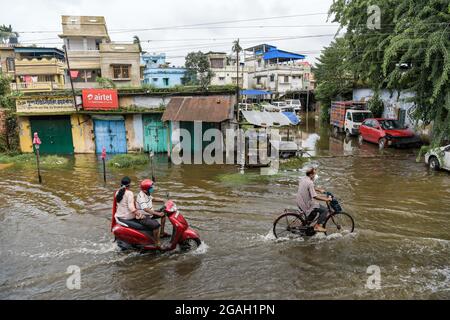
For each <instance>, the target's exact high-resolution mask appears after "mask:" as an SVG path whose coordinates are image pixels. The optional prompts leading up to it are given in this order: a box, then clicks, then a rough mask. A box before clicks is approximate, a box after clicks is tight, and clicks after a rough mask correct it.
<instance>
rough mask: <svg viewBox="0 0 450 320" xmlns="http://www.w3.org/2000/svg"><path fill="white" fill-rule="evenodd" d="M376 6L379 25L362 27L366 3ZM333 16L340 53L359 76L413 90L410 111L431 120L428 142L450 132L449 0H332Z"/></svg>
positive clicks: (381, 85)
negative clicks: (343, 43)
mask: <svg viewBox="0 0 450 320" xmlns="http://www.w3.org/2000/svg"><path fill="white" fill-rule="evenodd" d="M373 4H376V5H378V6H379V7H380V9H381V29H378V30H377V29H375V30H371V29H369V28H367V21H368V18H369V16H368V12H367V8H368V7H369V6H370V5H373ZM330 15H334V20H333V21H334V22H339V23H340V25H341V27H342V28H345V30H346V33H345V39H346V40H347V41H348V43H349V46H350V49H351V50H348V51H347V52H345V57H346V59H348V61H349V62H350V66H351V70H352V72H353V73H354V74H355V76H356V78H357V79H358V81H362V82H364V83H366V84H368V85H369V86H370V87H371V88H372V89H374V90H375V91H378V90H380V89H381V88H387V89H390V90H399V91H402V92H408V91H409V92H414V93H415V96H414V97H413V98H411V99H410V101H411V102H413V103H415V105H416V108H415V109H414V113H413V117H414V118H415V120H416V121H422V122H423V123H424V124H425V125H427V124H430V123H432V124H433V133H432V142H433V143H434V144H440V143H442V142H443V141H444V140H446V139H448V138H449V137H450V94H449V90H448V88H449V87H450V80H449V74H450V36H449V34H450V25H449V21H450V10H449V1H448V0H428V1H417V0H379V1H376V2H375V3H374V1H373V0H352V1H348V0H335V1H334V2H333V4H332V6H331V8H330Z"/></svg>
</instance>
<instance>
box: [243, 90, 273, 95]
mask: <svg viewBox="0 0 450 320" xmlns="http://www.w3.org/2000/svg"><path fill="white" fill-rule="evenodd" d="M241 94H242V95H244V96H264V95H266V94H272V92H270V91H264V90H242V91H241Z"/></svg>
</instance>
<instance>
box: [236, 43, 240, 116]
mask: <svg viewBox="0 0 450 320" xmlns="http://www.w3.org/2000/svg"><path fill="white" fill-rule="evenodd" d="M239 51H240V50H239V39H238V40H237V48H236V101H237V122H238V123H239V118H240V115H239V95H240V89H239Z"/></svg>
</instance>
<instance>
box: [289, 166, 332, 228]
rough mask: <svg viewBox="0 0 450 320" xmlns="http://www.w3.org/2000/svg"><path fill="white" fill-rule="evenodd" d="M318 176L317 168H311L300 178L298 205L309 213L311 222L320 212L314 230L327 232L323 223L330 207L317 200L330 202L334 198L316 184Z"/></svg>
mask: <svg viewBox="0 0 450 320" xmlns="http://www.w3.org/2000/svg"><path fill="white" fill-rule="evenodd" d="M316 177H317V175H316V169H315V168H310V169H308V170H307V171H306V177H303V178H301V179H300V182H299V185H298V192H297V199H296V200H297V206H298V207H299V208H300V210H302V211H303V212H304V213H305V214H306V215H307V217H308V221H309V222H312V221H314V219H315V218H316V216H317V214H319V218H318V220H317V224H316V225H315V226H314V231H316V232H326V231H327V230H326V229H325V228H324V227H323V225H324V223H325V221H326V219H327V216H328V209H327V208H326V207H324V206H322V205H320V204H319V203H318V202H317V201H316V200H319V201H325V202H330V201H332V200H333V199H332V198H331V197H330V196H326V195H324V194H323V193H325V190H323V189H319V188H316V187H315V186H314V181H315V180H316ZM318 193H319V194H318Z"/></svg>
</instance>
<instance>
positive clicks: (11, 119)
mask: <svg viewBox="0 0 450 320" xmlns="http://www.w3.org/2000/svg"><path fill="white" fill-rule="evenodd" d="M10 83H11V78H10V77H8V76H5V75H3V74H0V109H2V110H3V111H5V115H6V131H5V133H4V135H2V136H0V152H5V151H17V149H18V145H19V136H18V127H17V118H16V116H15V114H14V111H15V100H14V97H13V94H12V93H11V87H10Z"/></svg>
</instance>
